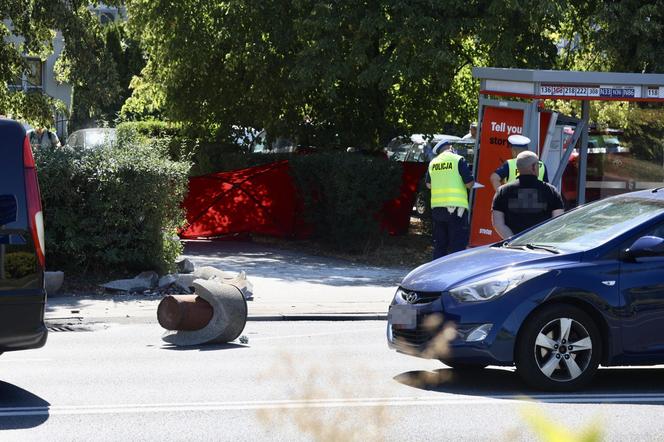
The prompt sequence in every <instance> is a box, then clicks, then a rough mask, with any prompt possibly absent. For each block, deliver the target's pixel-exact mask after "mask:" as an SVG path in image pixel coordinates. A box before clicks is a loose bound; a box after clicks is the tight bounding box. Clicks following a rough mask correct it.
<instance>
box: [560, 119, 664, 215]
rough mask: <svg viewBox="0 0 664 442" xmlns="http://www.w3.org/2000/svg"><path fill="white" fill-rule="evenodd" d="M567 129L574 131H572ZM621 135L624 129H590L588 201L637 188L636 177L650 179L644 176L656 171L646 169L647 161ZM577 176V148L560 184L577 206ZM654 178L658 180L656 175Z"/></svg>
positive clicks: (564, 195) (565, 194) (569, 200)
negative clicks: (625, 144) (634, 153)
mask: <svg viewBox="0 0 664 442" xmlns="http://www.w3.org/2000/svg"><path fill="white" fill-rule="evenodd" d="M566 133H569V134H570V135H571V134H573V132H571V131H570V132H566ZM621 135H623V131H622V130H617V129H606V130H603V131H598V130H596V129H591V131H590V133H589V135H588V165H587V168H586V202H590V201H595V200H598V199H600V198H605V197H608V196H612V195H617V194H620V193H625V192H628V191H630V190H634V189H636V188H637V186H636V181H635V177H639V178H640V179H641V178H643V181H648V179H646V178H645V177H646V176H649V175H653V174H652V173H650V174H649V173H647V171H644V169H643V164H642V163H644V162H643V161H639V160H638V159H636V158H634V157H633V155H632V154H631V153H630V149H629V148H628V147H626V146H624V145H623V143H622V141H621V139H620V136H621ZM570 138H571V137H570ZM657 169H661V167H659V166H658V167H657ZM644 172H645V175H644ZM657 172H659V171H657ZM637 174H638V175H637ZM659 175H661V172H659ZM578 177H579V152H578V150H577V149H574V151H573V152H572V154H571V156H570V159H569V161H568V163H567V167H566V168H565V172H564V173H563V177H562V186H561V187H562V189H561V190H562V194H563V197H565V201H566V204H567V206H568V208H571V207H574V206H576V205H577V202H578ZM652 179H653V181H656V180H657V178H656V177H655V176H653V177H652ZM660 181H661V179H660Z"/></svg>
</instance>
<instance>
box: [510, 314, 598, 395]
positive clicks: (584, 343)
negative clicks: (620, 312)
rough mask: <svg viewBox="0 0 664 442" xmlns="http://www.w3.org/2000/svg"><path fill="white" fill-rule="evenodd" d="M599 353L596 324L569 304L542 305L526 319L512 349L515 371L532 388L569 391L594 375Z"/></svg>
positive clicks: (579, 386) (584, 383) (582, 384)
mask: <svg viewBox="0 0 664 442" xmlns="http://www.w3.org/2000/svg"><path fill="white" fill-rule="evenodd" d="M601 354H602V340H601V337H600V333H599V330H598V328H597V325H596V324H595V322H594V321H593V320H592V318H591V317H590V316H588V314H586V313H585V312H584V311H583V310H581V309H579V308H577V307H574V306H570V305H562V304H560V305H552V306H549V307H545V308H543V309H542V310H540V311H538V312H536V313H535V314H534V315H533V316H532V317H530V318H528V320H527V322H526V323H525V324H524V325H523V329H522V331H521V333H520V335H519V341H518V342H517V348H516V354H515V356H516V361H515V362H516V368H517V373H518V374H519V375H520V376H521V377H522V378H523V380H524V381H525V382H526V383H527V384H529V385H530V386H532V387H535V388H538V389H544V390H555V391H570V390H576V389H578V388H581V387H582V386H584V385H586V384H587V383H588V382H590V380H591V379H592V378H593V376H594V375H595V372H596V371H597V367H598V365H599V361H600V357H601Z"/></svg>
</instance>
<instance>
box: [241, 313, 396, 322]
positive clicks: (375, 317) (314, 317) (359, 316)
mask: <svg viewBox="0 0 664 442" xmlns="http://www.w3.org/2000/svg"><path fill="white" fill-rule="evenodd" d="M385 320H387V314H386V313H307V314H285V315H251V316H248V317H247V321H385Z"/></svg>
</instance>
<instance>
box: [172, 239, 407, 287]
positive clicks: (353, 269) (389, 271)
mask: <svg viewBox="0 0 664 442" xmlns="http://www.w3.org/2000/svg"><path fill="white" fill-rule="evenodd" d="M184 255H185V256H186V257H187V258H189V259H191V260H192V261H194V262H195V263H196V265H197V266H213V267H216V268H219V269H221V270H228V271H237V272H239V271H242V270H244V271H245V272H247V275H249V276H250V277H252V276H253V277H261V278H273V279H278V280H282V281H291V282H308V283H312V284H324V285H331V286H379V287H392V286H396V285H397V284H398V283H399V282H400V281H401V279H402V278H403V277H404V276H405V274H406V273H407V272H408V270H407V269H397V268H379V267H371V266H365V265H361V264H355V263H352V262H349V261H344V260H340V259H334V258H327V257H322V256H313V255H308V254H306V253H303V252H296V251H291V250H281V249H278V248H276V247H273V246H270V245H267V244H256V243H252V242H239V241H207V240H201V241H186V242H185V250H184Z"/></svg>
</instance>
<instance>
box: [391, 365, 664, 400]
mask: <svg viewBox="0 0 664 442" xmlns="http://www.w3.org/2000/svg"><path fill="white" fill-rule="evenodd" d="M394 379H395V380H396V381H397V382H399V383H401V384H404V385H407V386H409V387H413V388H418V389H421V390H427V391H438V392H441V393H452V394H463V395H470V396H484V397H492V398H505V399H514V398H516V397H531V398H533V399H534V400H535V401H539V402H566V399H569V402H575V403H578V402H583V403H611V404H621V403H629V404H633V403H646V404H648V405H664V368H600V369H599V370H598V372H597V374H596V376H595V379H594V381H593V382H592V383H591V384H590V385H589V386H588V387H587V388H585V389H584V390H582V391H578V392H572V393H551V392H546V391H541V390H535V389H531V388H529V387H527V386H526V385H525V384H524V383H523V382H522V381H521V378H519V376H518V375H517V374H516V372H515V371H514V370H509V369H504V368H486V369H484V370H467V371H463V370H453V369H450V368H441V369H439V370H434V371H410V372H406V373H402V374H400V375H397V376H395V377H394ZM643 395H647V397H645V399H644V396H643Z"/></svg>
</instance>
